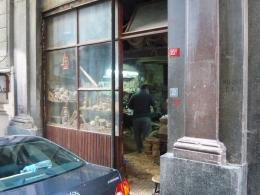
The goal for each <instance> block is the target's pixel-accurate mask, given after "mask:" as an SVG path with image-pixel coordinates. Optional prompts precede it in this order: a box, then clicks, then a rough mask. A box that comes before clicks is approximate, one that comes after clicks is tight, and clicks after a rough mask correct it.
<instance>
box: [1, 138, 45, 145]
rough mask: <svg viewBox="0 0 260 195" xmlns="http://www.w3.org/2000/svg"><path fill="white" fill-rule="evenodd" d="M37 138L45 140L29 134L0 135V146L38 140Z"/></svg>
mask: <svg viewBox="0 0 260 195" xmlns="http://www.w3.org/2000/svg"><path fill="white" fill-rule="evenodd" d="M39 140H45V139H44V138H41V137H38V136H31V135H10V136H4V137H0V146H6V145H12V144H17V143H23V142H27V141H39Z"/></svg>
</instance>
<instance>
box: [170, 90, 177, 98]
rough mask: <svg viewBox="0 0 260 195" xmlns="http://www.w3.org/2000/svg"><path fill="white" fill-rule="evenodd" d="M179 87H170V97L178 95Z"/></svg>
mask: <svg viewBox="0 0 260 195" xmlns="http://www.w3.org/2000/svg"><path fill="white" fill-rule="evenodd" d="M178 96H179V93H178V88H170V97H178Z"/></svg>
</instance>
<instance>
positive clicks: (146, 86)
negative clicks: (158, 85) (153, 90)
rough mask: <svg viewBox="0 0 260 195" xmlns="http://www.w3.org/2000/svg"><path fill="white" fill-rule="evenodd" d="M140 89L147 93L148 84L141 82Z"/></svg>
mask: <svg viewBox="0 0 260 195" xmlns="http://www.w3.org/2000/svg"><path fill="white" fill-rule="evenodd" d="M140 89H141V90H142V91H146V93H149V85H148V84H142V85H141V87H140Z"/></svg>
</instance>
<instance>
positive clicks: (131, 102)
mask: <svg viewBox="0 0 260 195" xmlns="http://www.w3.org/2000/svg"><path fill="white" fill-rule="evenodd" d="M133 99H134V98H133V95H132V97H131V98H130V100H129V102H128V104H127V107H128V108H130V109H134V103H133V102H134V100H133Z"/></svg>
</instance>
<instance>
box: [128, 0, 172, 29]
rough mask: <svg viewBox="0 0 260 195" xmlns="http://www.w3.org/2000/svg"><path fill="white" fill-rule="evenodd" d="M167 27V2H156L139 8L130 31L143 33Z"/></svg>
mask: <svg viewBox="0 0 260 195" xmlns="http://www.w3.org/2000/svg"><path fill="white" fill-rule="evenodd" d="M165 26H167V1H165V0H164V1H154V2H153V3H149V4H142V5H140V6H139V7H137V9H136V12H135V15H134V18H133V21H132V23H130V26H129V27H128V28H129V29H128V31H130V32H131V31H141V30H148V29H154V28H159V27H165Z"/></svg>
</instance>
